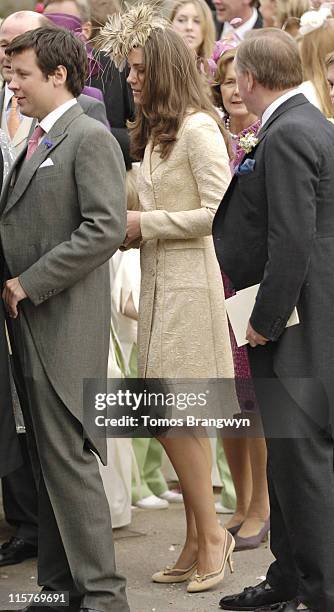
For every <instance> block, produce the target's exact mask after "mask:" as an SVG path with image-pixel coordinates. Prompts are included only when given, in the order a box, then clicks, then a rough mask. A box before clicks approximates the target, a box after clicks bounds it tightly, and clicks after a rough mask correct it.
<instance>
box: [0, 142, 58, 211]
mask: <svg viewBox="0 0 334 612" xmlns="http://www.w3.org/2000/svg"><path fill="white" fill-rule="evenodd" d="M66 136H67V134H62V135H61V136H58V138H57V139H55V138H54V139H53V140H52V147H49V146H48V145H46V144H45V140H47V141H48V142H49V140H48V138H44V139H43V140H42V142H41V143H40V144H39V145H38V148H37V149H36V151H35V153H34V154H33V156H32V157H31V158H30V159H29V161H26V160H24V159H22V158H24V157H25V155H26V153H27V146H26V147H25V148H24V150H23V152H22V153H24V155H22V154H21V155H20V157H19V159H20V160H21V161H23V163H22V166H21V169H20V172H19V173H18V177H17V180H16V181H15V184H14V188H13V191H12V192H11V194H10V196H9V198H8V202H7V206H6V208H5V210H4V214H7V213H8V212H9V211H10V210H11V208H13V206H14V205H15V204H16V202H17V201H18V200H19V199H20V198H21V197H22V195H23V194H24V192H25V191H26V189H27V187H28V186H29V183H30V182H31V180H32V178H33V177H34V175H35V173H36V171H37V170H38V168H39V167H40V165H41V164H42V163H43V161H45V160H46V158H47V157H48V156H49V155H50V153H51V152H52V151H53V149H55V148H56V147H57V146H58V145H59V143H60V142H61V141H62V140H64V138H66ZM16 168H17V167H16ZM17 169H18V168H17ZM14 180H15V179H14Z"/></svg>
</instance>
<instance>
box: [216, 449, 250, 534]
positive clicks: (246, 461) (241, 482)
mask: <svg viewBox="0 0 334 612" xmlns="http://www.w3.org/2000/svg"><path fill="white" fill-rule="evenodd" d="M222 442H223V447H224V451H225V455H226V459H227V463H228V465H229V468H230V471H231V476H232V480H233V484H234V488H235V493H236V498H237V503H236V509H235V513H234V514H233V516H232V517H231V518H230V520H229V521H228V522H227V523H225V525H224V527H227V528H229V527H234V526H235V525H240V524H241V523H242V522H243V521H244V520H245V518H246V516H247V513H248V508H249V504H250V501H251V498H252V488H253V483H252V470H251V463H250V455H249V447H248V439H247V438H222Z"/></svg>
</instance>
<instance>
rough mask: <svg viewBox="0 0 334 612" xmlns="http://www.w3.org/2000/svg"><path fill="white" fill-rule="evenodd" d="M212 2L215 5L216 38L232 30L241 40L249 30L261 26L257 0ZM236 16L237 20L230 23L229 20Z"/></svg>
mask: <svg viewBox="0 0 334 612" xmlns="http://www.w3.org/2000/svg"><path fill="white" fill-rule="evenodd" d="M213 4H214V5H215V7H216V15H215V17H216V29H217V38H223V37H224V36H227V34H229V33H230V32H231V31H232V32H233V33H234V34H235V36H236V38H237V39H239V40H243V38H244V37H245V35H246V34H247V32H250V30H253V29H258V28H262V27H263V19H262V15H261V13H260V12H259V11H258V6H259V3H258V0H213ZM236 18H238V19H239V21H238V22H237V23H235V24H233V25H232V24H231V21H233V19H236Z"/></svg>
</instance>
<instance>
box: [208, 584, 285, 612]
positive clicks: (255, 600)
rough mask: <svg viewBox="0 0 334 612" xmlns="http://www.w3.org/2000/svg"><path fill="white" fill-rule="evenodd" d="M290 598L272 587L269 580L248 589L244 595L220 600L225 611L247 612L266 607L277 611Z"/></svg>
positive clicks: (239, 594) (244, 591)
mask: <svg viewBox="0 0 334 612" xmlns="http://www.w3.org/2000/svg"><path fill="white" fill-rule="evenodd" d="M287 599H289V598H288V597H284V595H283V594H282V593H281V592H280V591H278V590H277V589H275V588H274V587H271V586H270V584H269V582H267V580H264V581H263V582H260V584H258V585H256V586H254V587H247V588H246V589H244V590H243V591H242V593H237V594H236V595H226V597H223V599H221V600H220V602H219V605H220V607H221V608H222V609H223V610H233V611H235V612H239V611H242V610H245V612H248V611H249V610H261V609H262V608H263V607H266V609H267V610H277V609H278V608H279V607H280V605H281V604H282V603H283V602H286V601H287Z"/></svg>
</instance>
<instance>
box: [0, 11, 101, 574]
mask: <svg viewBox="0 0 334 612" xmlns="http://www.w3.org/2000/svg"><path fill="white" fill-rule="evenodd" d="M42 26H50V23H49V21H48V19H47V18H46V17H44V16H43V15H41V14H40V13H35V12H33V11H19V12H17V13H13V14H11V15H9V16H8V17H7V18H6V19H4V20H3V22H2V23H1V24H0V73H1V76H3V78H4V82H5V86H4V87H3V89H2V90H1V91H0V117H1V128H2V129H3V130H4V132H5V134H7V137H8V139H9V141H10V144H11V150H12V151H13V152H14V153H15V156H17V155H19V153H20V152H21V151H22V150H23V149H24V148H25V147H26V145H27V140H29V138H30V136H31V134H32V133H33V130H34V128H35V126H36V119H34V118H32V117H24V116H23V115H21V114H20V112H19V108H17V109H16V113H18V119H19V120H18V121H16V122H15V123H16V130H15V132H14V133H11V134H10V132H11V130H10V129H9V128H10V121H9V118H10V113H11V111H10V108H11V103H12V99H13V95H14V94H13V92H12V91H11V90H10V89H9V87H8V84H9V83H10V81H11V62H10V58H9V57H8V56H6V53H5V51H6V47H7V46H8V45H9V44H10V43H11V42H12V41H13V40H14V38H15V37H16V36H19V35H20V34H24V33H25V32H28V31H29V30H33V29H35V28H39V27H42ZM78 102H79V104H80V106H81V107H82V109H83V111H84V112H85V113H86V115H88V116H89V117H93V119H97V120H98V121H101V122H102V123H103V124H104V125H106V126H108V120H107V115H106V110H105V106H104V104H103V102H100V101H99V100H95V99H94V98H92V97H90V96H86V95H84V94H81V95H79V96H78ZM16 384H17V387H18V391H19V393H20V394H21V395H22V393H23V392H24V389H22V385H21V386H20V384H19V381H16ZM22 401H24V399H23V398H22V397H21V403H22ZM20 424H21V422H20V417H19V425H20ZM2 429H3V428H2ZM2 433H3V435H5V434H4V432H2ZM18 440H19V444H20V448H21V453H22V458H23V462H22V464H21V466H20V467H19V468H18V469H17V470H13V471H11V472H9V473H7V475H6V476H5V477H4V478H2V480H1V485H2V496H3V506H4V512H5V518H6V520H7V521H8V522H9V524H11V525H14V526H15V527H16V530H15V533H14V534H13V536H12V537H11V538H10V540H9V541H7V542H4V543H3V544H1V546H0V566H6V565H11V564H13V563H20V562H21V561H23V560H24V559H26V558H29V557H34V556H37V538H38V529H37V522H38V519H37V490H36V485H35V482H34V477H33V473H32V467H31V461H30V459H29V455H28V450H27V441H26V434H25V433H23V432H22V428H20V435H19V436H18ZM0 452H1V451H0Z"/></svg>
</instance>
